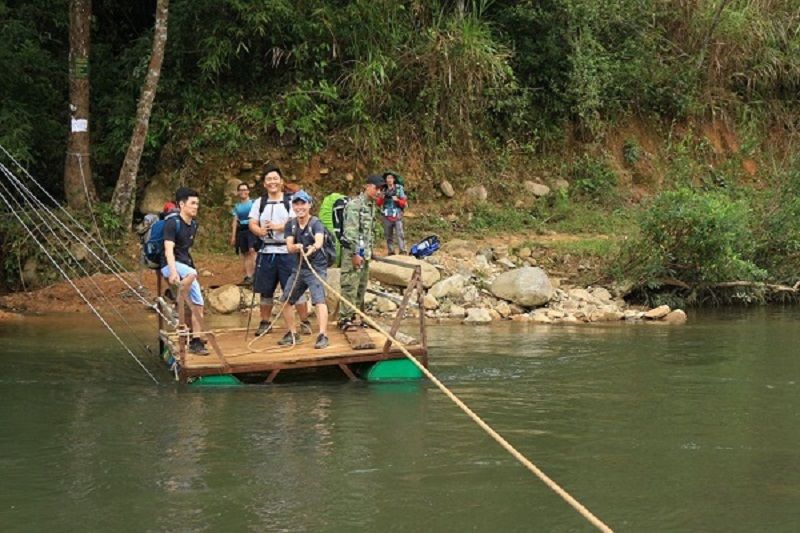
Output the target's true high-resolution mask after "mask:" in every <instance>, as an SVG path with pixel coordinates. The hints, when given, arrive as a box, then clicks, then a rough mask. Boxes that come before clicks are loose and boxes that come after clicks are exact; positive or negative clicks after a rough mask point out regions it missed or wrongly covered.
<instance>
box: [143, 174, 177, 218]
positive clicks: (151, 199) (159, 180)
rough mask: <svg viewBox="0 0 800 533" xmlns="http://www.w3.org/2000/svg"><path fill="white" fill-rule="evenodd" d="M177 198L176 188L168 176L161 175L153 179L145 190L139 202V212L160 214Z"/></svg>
mask: <svg viewBox="0 0 800 533" xmlns="http://www.w3.org/2000/svg"><path fill="white" fill-rule="evenodd" d="M174 198H175V186H174V185H173V184H172V183H171V182H170V178H169V176H168V175H167V174H159V175H157V176H156V177H155V178H153V179H152V180H151V181H150V183H149V184H148V185H147V187H145V189H144V195H142V200H141V201H140V202H139V211H140V212H142V213H160V212H161V210H162V209H163V208H164V204H165V203H166V202H167V201H168V200H172V199H174Z"/></svg>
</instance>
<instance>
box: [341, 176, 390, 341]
mask: <svg viewBox="0 0 800 533" xmlns="http://www.w3.org/2000/svg"><path fill="white" fill-rule="evenodd" d="M384 187H386V181H385V180H384V179H383V177H382V176H367V179H366V183H365V185H364V191H363V192H362V193H361V194H359V195H358V196H356V197H355V198H353V199H352V200H350V201H349V202H348V203H347V207H345V210H344V227H343V229H342V239H341V245H342V274H341V285H342V296H344V297H345V298H347V299H348V300H349V301H350V302H352V303H354V304H355V305H357V306H358V308H359V309H363V308H364V294H365V293H366V291H367V280H368V279H369V261H370V259H371V258H372V235H373V230H374V227H375V218H376V208H375V200H376V199H377V198H378V195H379V194H380V192H381V190H383V188H384ZM354 321H355V311H353V309H351V308H350V307H349V306H347V305H346V304H344V303H342V304H340V305H339V328H341V329H342V330H347V329H349V328H351V327H352V326H353V325H354V324H353V323H354Z"/></svg>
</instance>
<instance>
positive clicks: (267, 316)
mask: <svg viewBox="0 0 800 533" xmlns="http://www.w3.org/2000/svg"><path fill="white" fill-rule="evenodd" d="M261 320H264V321H266V322H269V321H270V320H272V304H268V305H264V304H261Z"/></svg>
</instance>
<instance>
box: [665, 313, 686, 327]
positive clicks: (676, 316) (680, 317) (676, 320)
mask: <svg viewBox="0 0 800 533" xmlns="http://www.w3.org/2000/svg"><path fill="white" fill-rule="evenodd" d="M662 320H663V321H664V322H666V323H667V324H685V323H686V313H685V312H684V311H683V309H675V310H674V311H670V313H669V314H667V316H665V317H664V318H663V319H662Z"/></svg>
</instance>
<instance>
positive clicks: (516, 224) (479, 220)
mask: <svg viewBox="0 0 800 533" xmlns="http://www.w3.org/2000/svg"><path fill="white" fill-rule="evenodd" d="M464 218H465V219H466V220H462V221H461V224H463V227H464V229H465V230H466V231H471V232H477V233H484V232H486V231H500V232H505V233H507V232H513V231H521V230H530V229H531V228H535V227H537V226H538V224H539V222H538V221H537V219H536V217H535V216H534V215H533V214H532V213H531V212H530V211H526V210H524V209H516V208H513V207H510V206H507V205H500V206H497V205H493V204H489V203H479V204H476V205H475V206H474V208H473V209H472V211H471V213H470V214H469V215H467V216H465V217H464Z"/></svg>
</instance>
